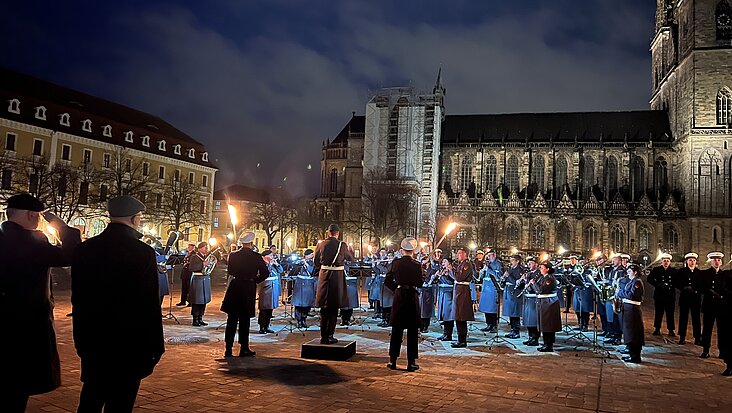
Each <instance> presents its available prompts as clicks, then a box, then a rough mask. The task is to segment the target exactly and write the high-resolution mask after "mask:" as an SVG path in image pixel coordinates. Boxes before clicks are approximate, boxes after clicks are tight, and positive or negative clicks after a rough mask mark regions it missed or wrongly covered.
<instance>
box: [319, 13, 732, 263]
mask: <svg viewBox="0 0 732 413" xmlns="http://www.w3.org/2000/svg"><path fill="white" fill-rule="evenodd" d="M650 50H651V58H652V85H651V86H652V88H651V95H650V108H649V110H643V111H625V112H622V111H620V112H579V113H518V114H485V115H453V114H446V109H445V89H444V88H443V85H442V81H441V76H440V74H438V76H437V81H436V83H435V85H434V87H433V89H432V92H431V93H430V92H419V91H416V90H415V89H414V88H411V87H406V88H389V89H382V90H380V91H378V92H376V93H375V94H374V95H372V96H371V97H370V98H369V100H368V102H367V104H366V110H365V115H364V116H356V115H355V114H354V115H353V117H352V118H351V119H350V121H349V122H348V123H347V124H346V126H345V127H344V128H343V130H342V131H341V132H340V133H339V134H338V135H337V136H336V137H335V138H333V139H329V140H328V141H327V142H325V143H324V145H323V152H322V160H321V191H320V196H319V197H318V199H317V201H316V205H317V206H318V209H319V211H320V213H321V215H322V217H323V218H324V219H328V220H333V221H335V222H338V223H340V224H341V225H343V227H344V228H346V230H344V233H345V237H346V238H347V241H348V242H350V243H351V244H352V245H353V246H354V248H355V249H356V250H357V251H358V250H360V252H361V253H362V254H363V253H366V252H368V251H367V249H366V247H367V246H368V247H373V246H375V245H384V244H385V243H389V242H391V239H390V238H393V239H394V240H397V239H398V238H399V237H401V236H404V235H415V236H418V237H420V238H421V239H423V240H425V241H431V240H433V239H434V238H439V237H440V236H442V234H443V232H444V228H445V227H446V226H447V223H448V222H456V223H458V224H459V226H458V229H457V230H456V233H455V234H452V235H451V236H450V237H448V240H447V241H446V244H445V245H446V246H448V247H454V246H457V245H464V246H467V245H476V246H483V245H490V246H492V247H493V248H495V249H497V250H498V251H499V252H501V253H503V254H508V253H510V252H511V251H516V250H519V251H525V252H527V253H536V252H542V251H545V252H550V253H551V252H553V251H557V250H559V251H573V252H577V253H581V254H584V255H591V254H593V253H594V252H596V251H602V252H605V253H608V254H611V253H614V252H628V253H629V254H631V255H632V256H634V258H635V259H637V260H638V261H640V262H643V260H644V259H645V261H649V260H650V261H653V260H654V259H655V257H656V256H657V254H658V252H659V251H665V252H669V253H671V254H673V255H675V256H676V257H677V258H678V257H680V256H682V255H683V254H684V253H685V252H687V251H696V252H698V253H700V255H701V254H706V253H707V252H709V251H712V250H720V251H723V252H725V253H730V252H731V250H732V238H731V237H730V235H732V218H730V217H732V152H730V149H729V141H730V140H732V131H731V130H730V124H732V6H731V5H730V3H729V1H728V0H657V10H656V30H655V36H654V37H653V39H652V40H651V44H650ZM377 184H378V185H377ZM395 185H396V186H398V187H399V188H402V190H399V191H393V190H387V189H385V188H392V187H394V186H395ZM374 188H376V190H373V189H374ZM371 192H376V193H379V192H381V193H396V194H399V195H400V196H402V198H400V201H399V202H397V203H396V204H395V205H397V206H398V205H402V204H403V205H407V206H408V207H409V208H408V211H403V212H402V213H399V214H400V215H399V216H398V217H397V218H399V219H396V220H395V219H394V218H395V217H394V216H391V215H389V213H388V212H387V213H379V212H380V211H379V210H380V208H379V206H380V205H387V204H385V203H383V202H381V203H379V202H376V201H374V196H373V195H370V194H371ZM404 194H406V196H407V198H403V196H404ZM396 209H397V210H398V209H399V208H398V207H397V208H396ZM382 212H383V211H382ZM390 219H391V221H390ZM379 220H381V221H385V222H382V223H381V224H382V225H381V228H377V226H376V225H375V222H376V221H379ZM397 223H399V224H398V225H397ZM357 245H360V248H357Z"/></svg>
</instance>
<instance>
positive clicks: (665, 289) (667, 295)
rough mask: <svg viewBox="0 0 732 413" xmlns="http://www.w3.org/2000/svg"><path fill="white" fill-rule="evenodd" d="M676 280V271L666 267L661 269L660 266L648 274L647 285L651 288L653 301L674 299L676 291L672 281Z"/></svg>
mask: <svg viewBox="0 0 732 413" xmlns="http://www.w3.org/2000/svg"><path fill="white" fill-rule="evenodd" d="M675 279H676V270H675V269H673V268H671V267H668V268H665V269H664V268H663V266H662V265H659V266H658V267H655V268H654V269H652V270H651V272H650V274H648V284H651V285H652V286H653V287H654V288H653V298H655V299H671V300H675V299H676V289H675V288H674V280H675Z"/></svg>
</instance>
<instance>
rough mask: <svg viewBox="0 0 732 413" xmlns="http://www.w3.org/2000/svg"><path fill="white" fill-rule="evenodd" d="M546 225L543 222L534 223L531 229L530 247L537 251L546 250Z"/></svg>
mask: <svg viewBox="0 0 732 413" xmlns="http://www.w3.org/2000/svg"><path fill="white" fill-rule="evenodd" d="M546 235H547V230H546V225H545V224H544V223H543V222H536V223H535V224H534V227H533V228H532V229H531V246H532V247H533V248H534V249H537V250H543V249H544V248H546V238H547V237H546Z"/></svg>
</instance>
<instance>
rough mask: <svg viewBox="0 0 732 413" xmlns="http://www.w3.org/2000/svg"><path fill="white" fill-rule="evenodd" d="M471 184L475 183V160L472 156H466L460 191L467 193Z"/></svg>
mask: <svg viewBox="0 0 732 413" xmlns="http://www.w3.org/2000/svg"><path fill="white" fill-rule="evenodd" d="M471 182H473V159H472V157H471V156H470V155H465V156H464V157H463V164H462V166H461V168H460V190H461V191H463V192H467V191H468V188H469V187H470V183H471Z"/></svg>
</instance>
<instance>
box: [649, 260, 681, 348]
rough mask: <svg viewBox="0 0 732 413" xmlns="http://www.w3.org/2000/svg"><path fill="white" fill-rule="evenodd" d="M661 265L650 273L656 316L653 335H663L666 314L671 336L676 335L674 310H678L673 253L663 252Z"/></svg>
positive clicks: (667, 326)
mask: <svg viewBox="0 0 732 413" xmlns="http://www.w3.org/2000/svg"><path fill="white" fill-rule="evenodd" d="M660 258H661V265H659V266H656V267H655V268H653V269H652V270H651V272H650V274H648V284H651V285H652V286H653V303H654V305H655V317H654V319H653V335H654V336H659V335H661V325H662V323H663V315H664V313H665V314H666V328H667V329H668V336H669V337H676V334H675V333H674V330H675V329H676V325H675V323H674V311H675V310H676V289H675V288H674V280H675V279H676V270H675V269H674V268H672V267H671V254H667V253H663V254H661V256H660Z"/></svg>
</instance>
